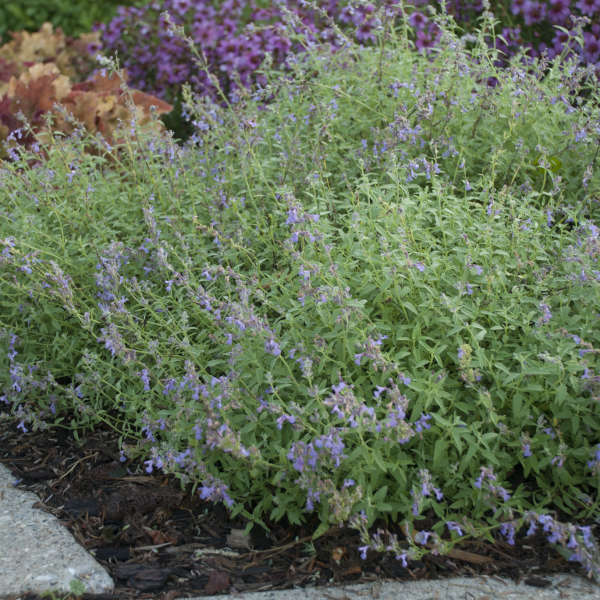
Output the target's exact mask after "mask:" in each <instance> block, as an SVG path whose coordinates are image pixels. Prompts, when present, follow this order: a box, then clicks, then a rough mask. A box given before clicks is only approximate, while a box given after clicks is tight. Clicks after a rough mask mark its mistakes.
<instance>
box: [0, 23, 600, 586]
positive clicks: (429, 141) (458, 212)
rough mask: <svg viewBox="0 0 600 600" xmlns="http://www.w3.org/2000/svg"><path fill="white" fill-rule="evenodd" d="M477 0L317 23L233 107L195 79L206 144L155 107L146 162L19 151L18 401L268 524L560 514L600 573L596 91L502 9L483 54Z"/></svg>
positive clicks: (140, 153) (13, 314) (15, 254)
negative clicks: (323, 28) (468, 10)
mask: <svg viewBox="0 0 600 600" xmlns="http://www.w3.org/2000/svg"><path fill="white" fill-rule="evenodd" d="M451 25H452V24H451V23H449V22H447V21H446V20H444V19H442V18H440V19H438V26H439V28H440V31H441V32H442V33H441V37H440V43H439V46H438V49H437V51H436V52H434V53H432V54H431V55H430V56H428V57H427V56H423V55H422V54H419V53H415V52H414V51H412V50H411V48H410V43H409V40H408V39H407V37H406V36H401V35H397V34H394V33H393V32H390V31H386V32H382V37H381V39H380V40H379V41H380V43H379V45H378V46H376V47H374V48H365V47H361V46H360V45H357V44H356V43H352V42H351V41H350V40H346V44H345V47H344V48H341V49H340V50H339V51H338V52H336V53H335V54H331V53H323V52H321V51H320V50H319V49H318V48H312V49H311V48H310V47H309V48H308V51H307V52H306V53H305V54H303V55H301V56H298V57H297V59H296V60H293V61H291V62H290V69H291V72H292V76H291V77H289V78H286V79H282V78H281V76H280V75H278V74H277V73H276V72H274V71H269V70H267V69H264V70H263V71H261V75H263V76H264V78H265V85H264V86H263V89H262V90H258V91H253V92H247V93H244V91H243V90H240V98H239V101H238V102H236V103H235V104H234V105H229V106H228V107H225V106H223V105H220V104H218V103H215V102H213V101H212V100H211V99H210V98H207V97H198V98H194V97H193V96H192V94H191V92H190V91H189V88H188V89H187V91H186V94H185V102H186V110H188V111H189V113H190V114H191V115H192V116H193V121H194V126H195V128H196V132H195V135H194V136H192V138H190V141H189V142H188V143H187V144H186V146H185V147H183V148H181V147H178V146H177V145H176V144H174V142H173V140H172V139H171V138H169V137H168V136H156V135H151V134H149V133H148V132H143V131H142V130H140V129H139V128H138V127H136V126H135V123H134V124H133V125H132V127H133V129H132V131H131V133H130V134H129V138H128V140H127V145H128V148H130V150H131V152H130V154H129V155H127V154H126V155H125V156H124V157H123V159H122V162H121V163H120V168H119V169H118V170H112V169H109V168H107V165H106V161H105V159H104V158H103V157H101V156H91V155H86V154H85V153H83V152H81V151H80V150H79V149H80V148H81V147H82V145H83V144H85V138H84V139H77V138H69V139H66V140H65V141H64V142H63V143H62V144H61V145H60V146H58V147H49V148H47V161H46V162H45V163H44V164H40V165H37V166H34V167H30V168H28V167H27V164H28V161H29V160H30V159H31V155H30V154H29V153H28V152H26V151H25V150H23V149H22V150H19V151H18V154H19V157H20V159H19V160H17V161H15V163H14V164H6V165H3V167H2V170H0V178H1V181H2V185H1V186H0V210H1V211H2V217H3V218H2V219H1V220H0V243H1V244H2V247H3V249H2V251H1V252H0V314H1V315H2V327H3V328H4V336H3V338H2V342H1V343H2V344H3V345H4V352H3V353H2V355H1V357H0V360H1V361H3V367H4V368H2V369H0V385H1V386H2V388H3V389H4V392H3V395H2V397H1V400H2V401H3V402H4V404H5V405H6V410H7V411H8V413H10V418H14V419H15V423H16V424H17V426H18V427H19V428H20V429H22V430H23V431H27V430H28V429H29V428H34V429H36V428H44V427H50V426H59V427H69V428H72V429H73V431H74V432H76V433H77V434H79V433H78V432H82V431H84V430H85V429H86V428H89V427H94V425H95V424H97V423H99V422H100V421H103V422H105V423H107V424H108V425H109V426H111V427H113V428H114V429H115V430H116V431H118V432H119V433H120V434H121V436H122V440H123V442H124V443H123V448H122V452H123V460H124V461H126V460H127V459H128V458H131V457H134V456H135V457H139V456H142V457H143V458H144V460H145V461H146V462H145V464H146V468H147V470H148V471H152V470H153V469H162V470H164V471H165V472H174V473H176V474H177V476H178V477H180V478H181V481H182V484H189V485H194V486H197V488H198V493H200V494H201V497H202V498H204V499H206V500H207V501H213V502H218V501H222V502H224V503H225V504H226V505H227V506H228V507H229V508H230V510H231V512H232V514H233V515H243V516H245V517H246V518H247V519H249V521H250V525H252V524H258V525H265V523H264V521H265V520H266V519H273V520H280V519H287V520H289V522H291V523H300V522H302V521H303V520H304V519H305V518H306V515H307V514H309V513H311V514H316V515H318V519H319V522H320V526H319V528H318V529H317V531H315V536H318V535H320V534H322V533H323V532H324V531H326V530H327V529H328V528H330V527H336V526H339V525H342V524H346V525H350V526H352V527H355V528H357V529H358V530H359V531H360V532H361V535H362V537H363V546H362V548H361V552H362V553H363V554H366V553H367V552H368V551H370V550H376V551H390V550H391V551H393V552H394V553H395V554H396V556H397V557H398V559H399V560H402V561H403V562H404V561H407V560H411V559H415V558H418V557H419V556H420V555H422V553H424V552H430V551H434V552H442V553H443V552H445V551H447V550H448V548H450V547H452V545H453V544H455V543H457V542H459V541H460V539H462V538H463V537H464V536H467V535H468V536H490V535H492V534H493V535H499V536H502V537H503V538H504V539H506V540H507V541H508V542H509V543H511V542H512V541H513V540H514V537H515V536H516V535H531V534H532V533H533V532H535V531H536V530H537V529H538V528H539V529H541V530H543V531H544V532H546V534H547V536H548V539H549V541H550V542H551V543H554V544H558V545H560V546H561V547H562V548H563V550H564V552H566V555H567V556H569V557H570V558H572V559H573V560H578V561H580V562H581V563H582V564H584V565H585V567H586V569H587V570H588V571H589V572H590V573H596V574H597V573H598V554H597V552H598V550H597V546H596V542H595V539H594V535H593V534H594V532H593V529H592V520H591V519H592V518H593V517H594V515H596V514H597V508H598V504H597V502H598V501H597V498H598V483H599V475H600V446H599V445H598V440H599V439H600V431H599V429H600V420H599V416H600V415H599V411H600V405H599V403H598V395H599V392H600V376H599V375H598V373H599V371H600V365H599V363H598V355H599V348H600V339H599V335H600V327H598V318H599V315H598V312H597V307H598V305H599V300H600V298H599V293H600V285H599V284H600V272H599V271H598V268H597V260H598V253H599V248H600V242H599V231H600V230H599V228H598V225H597V223H598V216H599V213H598V204H597V197H598V190H599V187H600V181H599V178H598V174H597V172H596V170H595V169H594V166H595V161H596V154H597V149H598V136H599V135H600V131H599V130H598V118H599V105H598V94H597V90H595V89H594V88H593V87H591V86H590V85H589V84H588V80H587V79H586V77H587V75H586V72H584V71H582V70H581V69H578V68H577V66H576V65H575V64H574V63H573V62H570V63H569V62H562V61H558V62H556V63H555V64H553V65H551V67H550V68H549V70H548V71H547V74H546V75H545V76H544V77H542V67H544V69H545V68H546V66H545V65H537V64H536V63H535V62H534V64H533V65H532V67H533V68H532V69H530V71H533V72H527V71H526V70H525V69H524V67H523V65H522V64H521V63H520V61H519V60H518V57H515V59H513V60H512V61H511V63H510V65H509V67H508V68H507V69H505V70H501V69H498V68H497V67H496V66H494V59H495V58H497V55H496V56H495V55H494V53H493V51H491V50H490V49H489V48H488V46H487V44H486V36H488V35H489V28H490V26H491V24H490V23H489V21H485V22H484V23H483V26H482V29H481V30H480V31H478V32H477V35H476V38H475V41H476V43H474V44H473V47H472V48H471V49H470V50H468V51H467V50H466V49H465V45H464V44H465V41H464V40H461V39H459V38H457V36H456V35H455V34H454V33H453V29H452V26H451ZM490 77H494V78H496V79H497V85H496V86H495V87H490V86H488V85H487V81H488V80H489V78H490ZM214 85H215V87H216V88H217V89H218V85H219V84H218V81H217V80H216V79H215V80H214ZM582 90H583V91H586V92H588V93H589V94H590V95H591V98H592V100H591V101H589V102H587V103H585V104H582V105H578V103H577V95H578V92H580V91H582ZM265 98H270V99H271V101H270V102H269V103H268V104H267V105H265V103H264V100H265ZM221 100H222V102H223V104H224V105H225V104H227V102H226V95H225V94H224V93H223V95H222V97H221ZM19 157H17V158H19ZM5 374H6V375H5ZM132 439H135V440H136V442H134V443H132V442H131V440H132ZM424 518H427V519H429V522H433V523H434V525H433V526H432V527H431V528H429V529H423V527H422V523H423V522H424V521H423V519H424ZM399 522H401V523H402V524H403V531H404V535H403V536H398V537H394V535H392V534H391V533H390V532H389V527H390V526H391V524H394V523H399ZM374 527H378V528H379V529H377V530H375V531H374ZM386 527H387V528H388V531H387V533H386Z"/></svg>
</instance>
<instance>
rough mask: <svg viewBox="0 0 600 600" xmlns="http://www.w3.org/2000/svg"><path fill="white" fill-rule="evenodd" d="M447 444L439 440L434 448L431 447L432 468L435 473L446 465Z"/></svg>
mask: <svg viewBox="0 0 600 600" xmlns="http://www.w3.org/2000/svg"><path fill="white" fill-rule="evenodd" d="M447 449H448V442H446V440H444V439H441V438H440V439H439V440H437V441H436V443H435V446H434V447H433V468H434V469H435V470H436V471H439V470H441V469H442V467H444V466H446V465H447V464H448V455H447Z"/></svg>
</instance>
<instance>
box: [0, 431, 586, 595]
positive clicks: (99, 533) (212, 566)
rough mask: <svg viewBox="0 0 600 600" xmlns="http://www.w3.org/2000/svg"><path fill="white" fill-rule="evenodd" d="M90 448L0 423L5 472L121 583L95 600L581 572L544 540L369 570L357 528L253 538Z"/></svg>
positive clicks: (373, 562) (93, 443) (377, 562)
mask: <svg viewBox="0 0 600 600" xmlns="http://www.w3.org/2000/svg"><path fill="white" fill-rule="evenodd" d="M82 437H83V438H84V439H82V440H80V442H79V443H77V442H76V441H75V440H74V438H73V436H72V434H71V433H70V432H68V431H66V430H60V429H55V430H52V431H49V432H35V433H27V434H23V433H22V432H21V431H19V430H17V429H16V427H15V424H14V423H10V422H7V421H1V420H0V462H1V463H3V464H4V465H5V466H6V467H7V468H9V469H10V470H11V471H12V472H13V473H14V475H15V478H16V479H19V480H20V482H19V483H18V487H20V488H22V489H26V490H30V491H33V492H35V493H36V494H37V495H38V496H39V498H40V502H39V503H38V504H37V506H38V507H39V508H40V509H42V510H45V511H48V512H50V513H52V514H53V515H55V516H56V517H57V518H58V519H59V520H60V521H61V522H62V523H63V524H64V525H65V526H66V527H67V528H68V529H69V531H70V532H71V533H72V534H73V536H74V537H75V539H76V540H77V541H78V542H79V543H80V544H81V545H82V546H84V547H85V548H86V549H87V550H88V551H90V552H91V553H92V554H93V555H95V558H96V560H98V562H99V563H100V564H102V565H103V566H104V567H105V568H106V570H107V571H108V572H109V574H110V575H111V577H112V578H113V580H114V581H115V590H114V592H113V593H112V594H110V595H105V596H88V595H85V596H83V598H84V599H85V598H95V599H96V600H107V599H108V598H111V599H116V600H131V599H134V598H135V599H142V598H143V599H148V600H150V599H153V600H154V599H156V600H159V599H160V600H173V599H174V598H178V597H190V596H203V595H212V594H219V593H227V592H235V591H238V592H250V591H270V590H282V589H288V588H292V587H297V586H308V585H311V586H319V585H324V584H330V583H331V582H336V583H340V584H348V583H366V582H373V581H377V580H379V579H394V580H420V579H439V578H442V577H450V576H475V575H481V574H487V575H497V576H504V577H510V578H512V579H515V580H518V581H525V582H526V583H529V584H530V585H533V586H538V587H540V586H541V587H545V586H546V585H550V581H549V580H548V578H547V576H548V575H549V574H552V573H556V572H575V573H581V571H580V570H578V568H577V566H576V565H575V564H574V563H569V562H567V561H566V560H565V559H563V558H562V557H561V556H560V555H559V554H558V553H557V552H555V551H554V550H553V549H552V548H551V547H549V545H548V544H547V543H546V541H545V540H544V538H543V537H542V536H532V537H530V538H527V539H518V540H517V543H516V545H515V546H510V545H508V544H507V543H506V542H504V541H503V540H501V539H497V540H496V541H495V542H494V543H490V542H486V541H467V542H465V543H464V544H463V545H461V546H460V547H459V548H457V549H455V550H454V552H453V553H452V555H451V556H445V557H441V556H433V555H428V556H426V557H424V558H423V559H422V560H421V561H419V562H412V563H409V565H408V568H403V567H402V565H401V564H400V562H399V561H397V560H396V559H395V558H394V557H393V556H384V555H381V554H375V553H372V552H369V555H368V557H367V558H366V560H361V558H360V556H359V553H358V550H357V547H358V546H359V545H360V541H359V538H358V534H357V533H356V532H355V531H354V530H351V529H339V528H338V529H332V530H330V531H329V532H328V533H327V534H325V535H324V536H323V537H322V538H320V539H318V540H316V541H314V542H313V543H312V544H311V532H312V531H314V530H315V526H316V525H315V523H314V522H308V523H307V524H306V525H304V526H301V527H299V526H291V525H289V524H288V523H282V522H279V523H270V524H269V526H270V527H269V532H268V533H266V532H264V531H263V530H262V529H258V528H255V529H254V530H253V531H252V532H251V535H250V537H249V538H245V537H244V536H243V528H244V526H245V524H246V523H245V521H244V520H242V519H236V520H231V519H230V518H229V517H228V513H227V511H226V509H225V508H224V507H223V506H222V504H217V505H215V504H212V503H207V502H205V501H203V500H201V499H200V498H199V496H198V494H197V493H196V494H194V495H192V494H191V492H190V491H189V490H188V491H182V489H181V485H180V483H179V481H178V480H177V479H176V478H175V477H174V476H172V475H169V476H167V475H164V474H160V473H156V472H154V473H152V474H148V473H146V472H145V470H144V468H143V464H141V463H138V464H132V461H129V462H128V463H126V464H127V467H125V466H124V465H123V463H121V462H119V450H118V440H117V436H116V435H115V433H114V432H112V431H111V430H108V429H101V428H98V429H96V430H95V431H94V432H92V433H89V432H88V433H85V434H82ZM421 525H422V526H423V527H424V528H427V525H428V523H427V521H426V520H424V521H423V522H422V523H421ZM399 539H404V538H403V536H402V534H399ZM21 598H22V599H23V600H38V599H39V598H40V596H37V595H35V594H29V595H26V596H21Z"/></svg>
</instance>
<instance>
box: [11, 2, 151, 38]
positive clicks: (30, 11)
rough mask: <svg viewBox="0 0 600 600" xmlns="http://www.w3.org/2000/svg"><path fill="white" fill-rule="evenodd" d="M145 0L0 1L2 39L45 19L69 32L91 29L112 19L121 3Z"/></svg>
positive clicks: (140, 3)
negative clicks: (12, 32)
mask: <svg viewBox="0 0 600 600" xmlns="http://www.w3.org/2000/svg"><path fill="white" fill-rule="evenodd" d="M143 4H145V0H143V1H142V0H103V1H102V2H87V1H86V0H27V2H22V1H20V0H5V1H4V2H2V3H1V4H0V43H4V42H7V41H9V40H10V36H9V32H11V31H15V32H16V31H22V30H26V31H37V30H38V29H39V28H40V27H41V26H42V24H43V23H45V22H47V21H48V22H50V23H52V25H54V27H60V28H62V30H63V31H64V33H65V34H66V35H70V36H75V35H79V34H81V33H87V32H90V31H91V30H92V27H93V26H94V24H95V23H97V22H103V23H105V22H107V21H109V20H110V19H112V18H113V17H114V16H115V14H116V11H117V7H118V6H134V5H135V6H141V5H143Z"/></svg>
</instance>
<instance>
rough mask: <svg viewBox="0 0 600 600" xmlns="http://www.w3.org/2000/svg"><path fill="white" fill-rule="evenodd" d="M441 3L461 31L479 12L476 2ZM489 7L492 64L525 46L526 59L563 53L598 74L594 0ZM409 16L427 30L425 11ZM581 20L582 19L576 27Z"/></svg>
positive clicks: (516, 0) (599, 38)
mask: <svg viewBox="0 0 600 600" xmlns="http://www.w3.org/2000/svg"><path fill="white" fill-rule="evenodd" d="M446 6H447V12H448V14H451V15H452V16H453V17H454V18H455V19H456V21H457V23H458V24H459V25H460V26H461V27H464V28H465V30H466V31H471V30H472V29H473V27H474V26H475V25H476V24H477V22H478V19H479V18H480V17H481V15H482V13H483V11H484V10H485V6H484V2H483V1H482V0H475V1H471V0H451V1H449V2H447V3H446ZM438 8H439V6H438ZM490 8H491V11H492V12H493V14H494V16H495V18H496V19H497V20H498V23H497V26H496V28H495V35H493V36H490V37H489V38H488V43H489V44H490V45H495V46H496V47H497V48H498V49H499V50H500V51H501V52H502V55H501V56H500V57H499V58H498V59H497V65H498V66H505V65H506V64H507V61H508V59H510V57H512V56H514V55H516V54H518V53H519V52H522V51H524V50H526V52H527V55H528V56H529V57H530V58H538V57H540V56H541V55H542V53H545V54H546V55H547V56H548V58H550V59H553V58H554V57H555V56H558V55H559V54H561V53H564V54H565V55H566V56H573V57H574V58H576V59H577V61H578V62H580V63H581V64H582V65H591V66H593V67H594V68H595V72H596V74H597V75H598V74H600V0H501V1H500V2H493V3H490ZM411 18H412V19H413V20H417V21H418V25H417V31H423V32H425V31H428V30H429V29H430V27H431V20H430V19H428V18H427V16H426V15H424V14H422V13H419V14H418V15H417V14H416V13H415V14H413V15H412V17H411ZM581 18H584V19H586V21H585V22H583V23H582V28H581V30H580V31H579V30H578V25H577V20H579V19H581Z"/></svg>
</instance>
